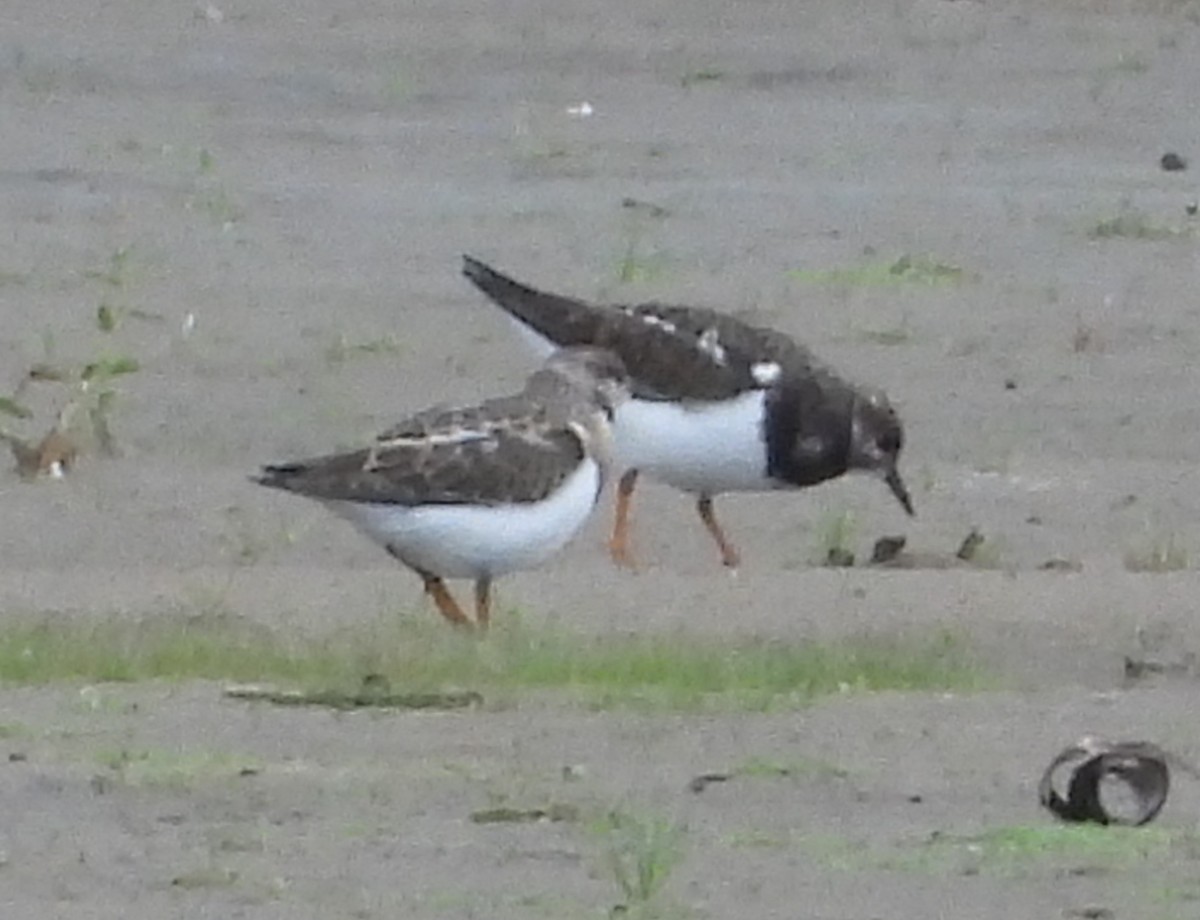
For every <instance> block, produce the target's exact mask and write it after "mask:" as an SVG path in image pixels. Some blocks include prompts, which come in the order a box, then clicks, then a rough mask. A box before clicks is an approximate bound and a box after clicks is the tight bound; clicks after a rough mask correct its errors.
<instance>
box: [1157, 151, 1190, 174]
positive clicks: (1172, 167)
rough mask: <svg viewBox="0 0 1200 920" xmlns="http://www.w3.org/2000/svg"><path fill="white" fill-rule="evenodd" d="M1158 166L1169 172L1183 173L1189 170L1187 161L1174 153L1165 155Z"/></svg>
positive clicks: (1169, 152) (1170, 152)
mask: <svg viewBox="0 0 1200 920" xmlns="http://www.w3.org/2000/svg"><path fill="white" fill-rule="evenodd" d="M1158 164H1159V165H1160V166H1161V167H1162V168H1163V169H1164V170H1166V171H1167V172H1182V171H1183V170H1185V169H1187V160H1185V159H1184V158H1183V157H1181V156H1180V155H1179V154H1177V153H1174V152H1173V151H1168V152H1167V153H1164V154H1163V155H1162V159H1161V160H1159V161H1158Z"/></svg>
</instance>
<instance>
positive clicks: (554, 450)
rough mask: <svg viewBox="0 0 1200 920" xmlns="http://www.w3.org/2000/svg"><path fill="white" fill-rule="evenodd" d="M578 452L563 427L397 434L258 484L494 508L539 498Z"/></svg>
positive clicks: (269, 475)
mask: <svg viewBox="0 0 1200 920" xmlns="http://www.w3.org/2000/svg"><path fill="white" fill-rule="evenodd" d="M401 428H402V426H398V427H397V430H398V431H399V430H401ZM583 457H584V447H583V444H582V442H581V441H580V439H579V437H578V436H577V435H576V434H575V432H574V431H573V430H571V429H570V428H567V427H564V426H555V425H549V424H535V423H533V422H530V421H528V420H524V423H522V420H516V421H515V422H514V423H513V424H510V425H502V424H499V423H497V424H493V425H490V426H484V427H482V428H453V427H443V428H441V429H439V430H436V431H430V430H428V429H427V428H426V429H423V430H422V433H421V434H420V435H417V434H416V433H415V432H413V433H410V434H398V435H395V436H394V437H393V438H391V439H390V440H386V441H379V442H378V443H376V444H375V445H374V446H372V447H370V448H366V449H364V450H358V451H354V452H352V453H347V454H337V455H333V456H328V457H320V458H317V459H314V460H308V461H303V462H300V463H293V464H284V465H279V466H269V467H266V468H265V469H264V470H263V473H262V475H261V476H260V477H259V479H258V481H259V482H260V483H262V484H263V485H266V486H272V487H275V488H280V489H285V490H287V491H290V492H297V493H299V494H302V495H306V496H308V497H310V498H316V499H324V500H340V501H358V502H378V503H384V504H396V505H409V506H413V505H424V504H439V505H447V504H479V505H500V504H507V503H512V502H517V503H521V502H531V501H538V500H540V499H543V498H545V497H546V496H547V495H549V494H550V493H551V492H552V491H553V490H554V489H555V488H557V487H558V486H559V485H560V484H561V483H562V482H563V480H564V479H566V478H567V476H569V475H570V474H571V472H572V471H574V470H575V469H576V467H577V466H578V464H579V462H580V461H581V460H582V459H583Z"/></svg>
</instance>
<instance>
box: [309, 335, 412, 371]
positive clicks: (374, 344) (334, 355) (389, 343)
mask: <svg viewBox="0 0 1200 920" xmlns="http://www.w3.org/2000/svg"><path fill="white" fill-rule="evenodd" d="M401 350H402V346H401V345H400V340H399V339H397V338H396V337H395V336H393V335H384V336H380V337H379V338H376V339H368V340H366V341H362V342H354V341H351V340H350V339H349V338H348V337H347V336H346V334H345V333H338V335H337V338H335V339H334V340H333V341H332V342H331V343H330V344H329V345H328V346H327V347H326V348H325V362H326V363H327V364H331V365H332V364H344V363H345V362H347V361H349V360H351V359H352V358H358V357H374V356H378V355H397V354H400V352H401Z"/></svg>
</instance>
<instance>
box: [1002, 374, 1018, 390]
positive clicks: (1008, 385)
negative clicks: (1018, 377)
mask: <svg viewBox="0 0 1200 920" xmlns="http://www.w3.org/2000/svg"><path fill="white" fill-rule="evenodd" d="M1016 388H1017V381H1015V380H1013V379H1012V378H1011V377H1009V378H1008V379H1007V380H1005V381H1004V389H1006V390H1015V389H1016Z"/></svg>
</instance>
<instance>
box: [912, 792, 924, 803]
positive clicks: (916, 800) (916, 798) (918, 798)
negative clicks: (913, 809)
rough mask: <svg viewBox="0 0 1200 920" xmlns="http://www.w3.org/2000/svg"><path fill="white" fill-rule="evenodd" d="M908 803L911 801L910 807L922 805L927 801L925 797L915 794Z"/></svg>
mask: <svg viewBox="0 0 1200 920" xmlns="http://www.w3.org/2000/svg"><path fill="white" fill-rule="evenodd" d="M908 801H909V804H910V805H920V804H921V803H922V802H924V801H925V797H924V796H923V795H920V794H914V795H910V796H909V797H908Z"/></svg>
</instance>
